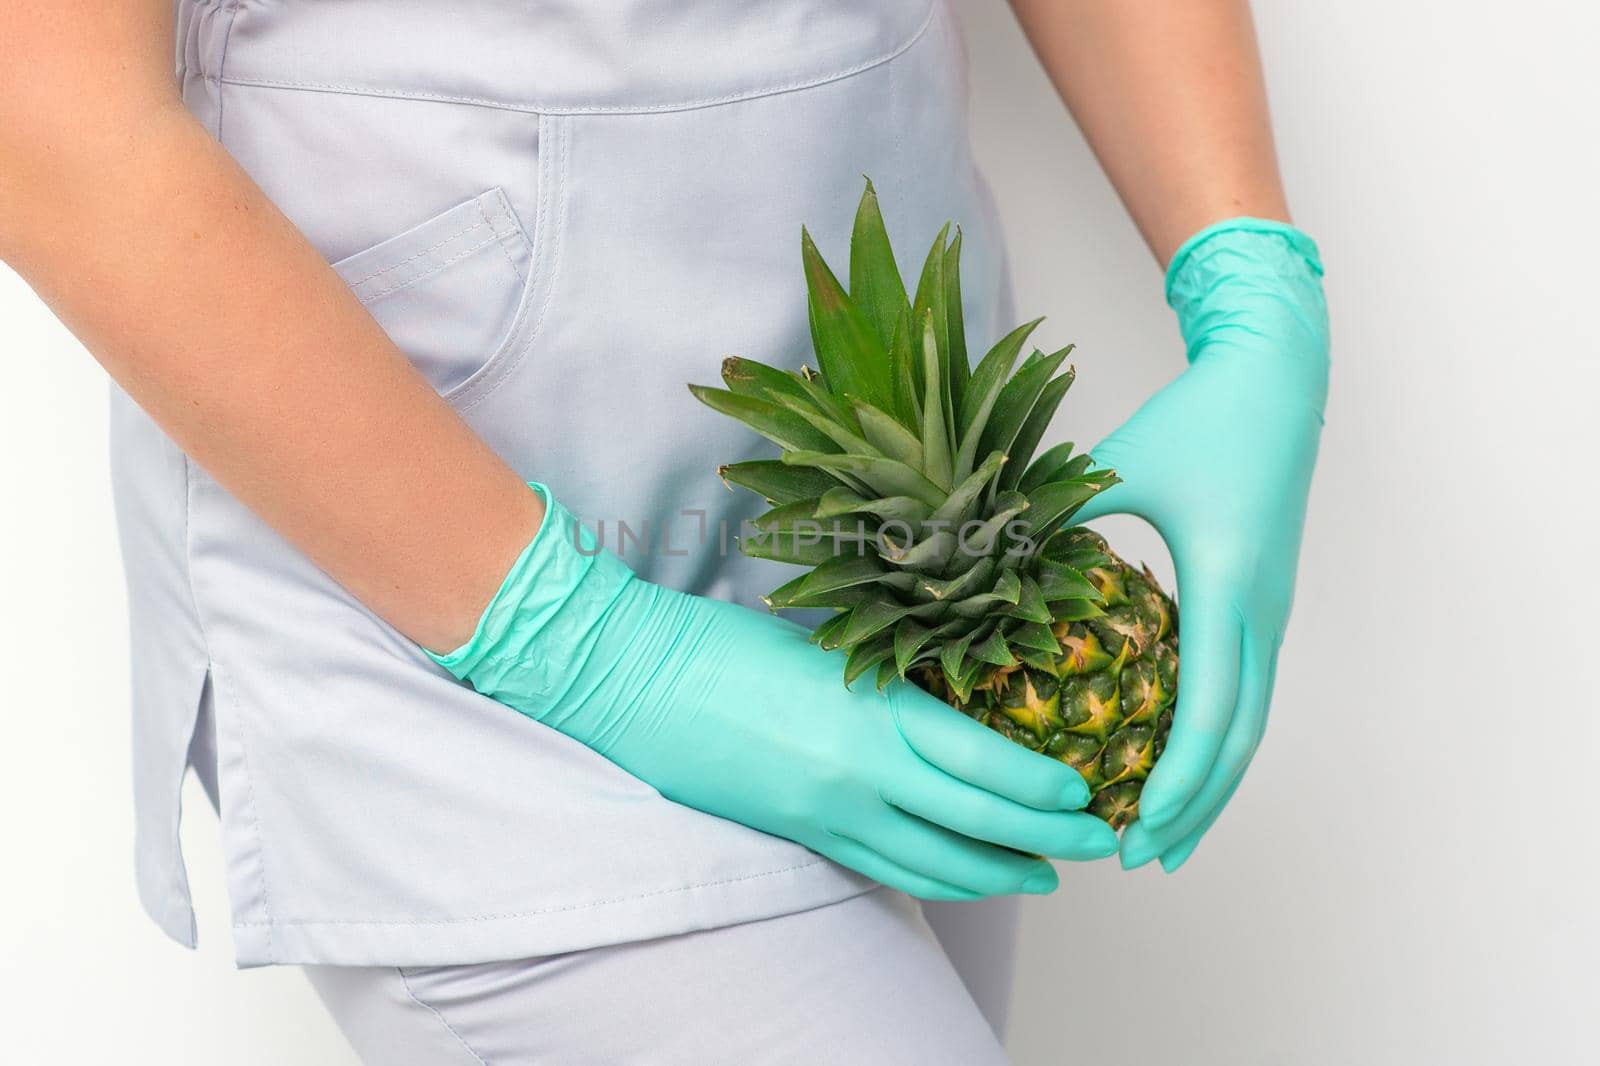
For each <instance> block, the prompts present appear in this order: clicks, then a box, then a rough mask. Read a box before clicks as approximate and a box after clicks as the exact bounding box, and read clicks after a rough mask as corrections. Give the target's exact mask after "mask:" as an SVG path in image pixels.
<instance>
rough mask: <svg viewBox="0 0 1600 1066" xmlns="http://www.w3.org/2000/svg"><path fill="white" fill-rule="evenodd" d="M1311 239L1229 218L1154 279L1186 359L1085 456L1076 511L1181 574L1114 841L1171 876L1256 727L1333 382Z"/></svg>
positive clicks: (1128, 861) (1136, 861)
mask: <svg viewBox="0 0 1600 1066" xmlns="http://www.w3.org/2000/svg"><path fill="white" fill-rule="evenodd" d="M1321 276H1322V265H1321V262H1320V260H1319V258H1318V254H1317V247H1316V244H1315V243H1314V242H1313V241H1312V240H1311V238H1309V237H1307V236H1306V235H1305V234H1304V233H1301V232H1300V231H1299V230H1297V229H1295V228H1294V227H1292V226H1288V225H1285V224H1283V223H1279V222H1269V221H1265V220H1261V219H1250V218H1237V219H1231V220H1228V221H1226V222H1221V223H1218V224H1216V225H1214V226H1209V227H1207V228H1206V229H1204V230H1202V231H1200V232H1199V233H1197V234H1196V235H1195V236H1193V237H1191V238H1190V239H1189V240H1188V241H1186V242H1185V243H1184V245H1183V246H1182V247H1181V248H1180V249H1179V250H1178V252H1177V254H1176V255H1175V256H1174V257H1173V260H1172V263H1171V265H1170V267H1169V268H1168V271H1167V302H1168V303H1169V304H1170V305H1171V306H1172V308H1173V310H1174V311H1176V312H1177V315H1178V322H1179V326H1180V328H1181V329H1182V332H1183V338H1184V341H1185V342H1186V344H1187V347H1188V357H1189V367H1188V369H1187V370H1185V371H1184V373H1183V374H1181V375H1180V376H1179V377H1178V378H1177V379H1176V380H1174V381H1173V382H1172V383H1171V384H1169V385H1167V386H1166V387H1165V388H1163V389H1162V390H1161V391H1160V392H1158V393H1156V395H1155V396H1154V397H1152V398H1151V399H1150V400H1149V401H1148V402H1147V403H1146V404H1145V405H1144V406H1143V407H1142V408H1140V409H1139V411H1138V412H1136V413H1135V414H1134V415H1133V417H1132V418H1130V419H1129V420H1128V421H1127V423H1125V424H1124V425H1123V426H1122V427H1121V428H1119V429H1118V430H1116V431H1115V432H1114V433H1112V434H1111V435H1110V436H1109V437H1107V438H1106V439H1105V440H1104V441H1103V442H1101V444H1100V445H1099V446H1098V447H1096V448H1095V449H1094V450H1093V455H1094V457H1095V460H1096V463H1097V465H1099V466H1106V467H1111V468H1112V469H1114V470H1116V471H1117V473H1118V474H1119V475H1120V476H1121V478H1122V483H1121V484H1119V485H1116V486H1114V487H1113V488H1111V489H1109V490H1108V491H1106V492H1104V493H1102V494H1101V495H1099V496H1097V497H1096V498H1095V499H1093V500H1091V501H1090V503H1089V504H1088V506H1086V507H1085V508H1084V509H1083V511H1082V512H1080V513H1079V515H1078V520H1079V521H1088V520H1090V519H1092V518H1095V517H1099V516H1101V515H1105V514H1112V513H1126V514H1133V515H1138V516H1139V517H1141V518H1144V519H1145V520H1147V521H1148V522H1150V523H1151V524H1152V525H1153V526H1155V528H1156V529H1157V530H1158V531H1159V532H1160V533H1161V535H1162V537H1163V538H1164V539H1165V540H1166V542H1167V546H1168V548H1169V549H1170V550H1171V552H1172V557H1173V562H1174V564H1175V565H1176V567H1177V573H1178V606H1179V656H1180V659H1179V664H1180V665H1179V671H1178V701H1177V709H1176V712H1175V715H1174V719H1173V724H1172V733H1171V736H1170V738H1169V740H1168V743H1167V747H1166V750H1165V752H1163V754H1162V756H1161V758H1160V759H1159V760H1158V761H1157V763H1156V766H1155V769H1154V770H1153V771H1152V772H1151V774H1150V778H1149V781H1148V782H1147V783H1146V785H1145V788H1144V791H1143V793H1142V795H1141V797H1140V801H1139V819H1138V821H1137V822H1135V823H1134V824H1133V825H1132V826H1130V827H1129V828H1128V830H1127V831H1126V832H1125V833H1124V834H1123V839H1122V864H1123V865H1124V866H1125V867H1128V868H1130V869H1131V868H1133V867H1136V866H1140V865H1143V864H1144V863H1147V862H1149V861H1150V860H1151V859H1154V858H1156V857H1158V856H1159V857H1160V859H1161V863H1162V865H1163V866H1164V867H1165V868H1166V869H1167V870H1168V872H1171V871H1173V870H1176V869H1177V868H1178V867H1179V866H1181V865H1182V864H1183V863H1184V861H1185V860H1187V859H1188V857H1189V855H1190V854H1191V853H1192V852H1193V851H1194V848H1195V846H1196V845H1197V844H1198V843H1199V841H1200V837H1201V836H1202V835H1204V833H1205V832H1206V831H1207V830H1208V829H1209V828H1210V827H1211V824H1212V822H1213V821H1215V819H1216V817H1217V815H1218V814H1219V813H1220V812H1221V810H1222V808H1223V806H1224V805H1225V804H1226V803H1227V802H1228V800H1229V798H1230V797H1231V796H1232V795H1233V790H1234V788H1235V787H1237V785H1238V783H1239V779H1240V777H1241V776H1242V775H1243V774H1244V771H1245V767H1246V766H1247V765H1248V764H1249V762H1250V759H1251V757H1252V756H1253V755H1254V754H1255V751H1256V746H1257V745H1258V744H1259V743H1260V741H1261V736H1262V732H1263V730H1264V729H1265V728H1266V721H1267V704H1268V701H1269V699H1270V697H1271V695H1272V682H1273V671H1274V667H1275V665H1276V662H1277V656H1278V646H1279V643H1280V641H1281V640H1282V638H1283V630H1284V624H1285V622H1286V621H1287V620H1288V617H1289V604H1290V600H1291V598H1292V595H1293V592H1294V577H1295V566H1296V562H1297V559H1298V556H1299V551H1300V534H1301V527H1302V525H1303V523H1304V519H1305V509H1306V495H1307V492H1308V490H1309V488H1310V485H1311V470H1312V466H1313V464H1314V463H1315V461H1316V457H1317V437H1318V435H1319V434H1320V432H1321V429H1322V413H1323V405H1324V402H1325V400H1326V398H1327V388H1328V320H1327V307H1326V304H1325V302H1324V300H1323V294H1322V284H1321V281H1320V278H1321Z"/></svg>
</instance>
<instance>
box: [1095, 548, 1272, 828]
mask: <svg viewBox="0 0 1600 1066" xmlns="http://www.w3.org/2000/svg"><path fill="white" fill-rule="evenodd" d="M1189 588H1192V589H1193V591H1192V592H1189V593H1187V594H1185V593H1186V589H1185V581H1184V568H1183V565H1182V561H1181V560H1180V562H1179V570H1178V591H1179V601H1178V615H1179V623H1178V633H1179V636H1178V702H1177V706H1176V709H1175V711H1174V712H1173V719H1172V733H1171V735H1170V736H1168V738H1167V747H1166V750H1165V751H1164V752H1162V755H1161V758H1160V759H1159V760H1157V762H1156V766H1155V769H1154V770H1152V771H1150V779H1149V781H1148V782H1146V784H1145V786H1144V791H1143V792H1142V793H1141V794H1140V797H1139V820H1140V821H1141V822H1143V823H1145V828H1146V829H1151V828H1154V827H1156V826H1159V825H1165V824H1166V823H1168V822H1170V821H1171V820H1172V819H1174V818H1176V817H1177V816H1178V814H1179V813H1180V812H1182V811H1183V810H1184V808H1185V807H1186V806H1187V805H1188V804H1189V802H1190V800H1191V799H1192V798H1193V797H1194V795H1195V794H1196V793H1197V792H1198V791H1199V790H1200V788H1201V786H1202V785H1204V784H1205V782H1206V779H1207V777H1208V775H1209V774H1210V772H1211V766H1212V764H1213V763H1215V762H1216V759H1217V753H1218V752H1219V751H1220V750H1221V748H1222V743H1223V738H1224V736H1226V735H1227V733H1228V731H1229V728H1230V722H1231V720H1232V718H1233V713H1234V708H1235V707H1236V706H1237V704H1238V697H1239V671H1240V669H1241V665H1242V664H1241V658H1242V652H1241V648H1240V645H1241V641H1242V632H1243V625H1242V623H1241V622H1240V619H1239V612H1238V610H1237V609H1235V608H1234V606H1233V601H1232V599H1231V598H1230V597H1229V596H1228V594H1227V592H1226V591H1225V590H1222V589H1212V588H1210V587H1209V586H1207V585H1204V584H1201V583H1200V582H1198V581H1196V580H1195V579H1193V578H1191V579H1190V585H1189ZM1124 854H1126V849H1124Z"/></svg>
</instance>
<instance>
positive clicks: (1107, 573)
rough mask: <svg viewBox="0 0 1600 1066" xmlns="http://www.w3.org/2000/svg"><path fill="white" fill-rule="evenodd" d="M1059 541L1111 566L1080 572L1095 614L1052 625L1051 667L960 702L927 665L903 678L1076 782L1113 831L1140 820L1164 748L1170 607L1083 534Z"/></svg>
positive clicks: (1173, 629)
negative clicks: (1090, 586) (1054, 762)
mask: <svg viewBox="0 0 1600 1066" xmlns="http://www.w3.org/2000/svg"><path fill="white" fill-rule="evenodd" d="M1061 535H1062V536H1063V537H1066V538H1070V539H1073V540H1076V541H1078V542H1080V543H1083V544H1086V545H1092V546H1093V547H1094V548H1095V549H1097V550H1098V551H1100V552H1101V553H1103V554H1104V555H1105V556H1107V557H1108V559H1109V560H1110V561H1109V563H1108V564H1107V565H1103V566H1098V567H1095V568H1093V569H1091V570H1087V571H1085V572H1084V576H1085V577H1087V578H1089V580H1090V581H1092V582H1093V583H1094V584H1095V586H1096V587H1097V588H1098V589H1099V590H1100V594H1101V596H1102V597H1103V598H1104V613H1103V614H1101V615H1099V616H1098V617H1095V618H1091V619H1088V620H1084V621H1069V620H1065V619H1062V620H1058V621H1056V622H1055V623H1054V624H1053V625H1052V626H1051V630H1052V632H1054V633H1055V635H1056V638H1057V640H1058V641H1059V642H1060V644H1061V648H1062V651H1061V654H1060V655H1058V656H1056V657H1055V665H1054V669H1053V670H1046V669H1044V668H1043V667H1042V664H1038V663H1026V664H1025V663H1017V664H1015V665H1012V666H1005V667H995V668H994V669H993V670H992V671H991V672H989V673H988V674H987V676H985V677H984V678H983V679H982V680H980V681H979V682H978V683H977V684H976V685H975V686H974V687H973V690H972V693H971V696H970V697H969V698H968V699H966V700H962V699H961V698H960V697H959V695H958V694H957V693H955V692H954V691H953V690H952V689H951V688H950V686H949V684H948V682H947V681H946V679H945V676H944V673H943V671H941V670H940V669H938V667H937V665H935V664H923V665H920V666H918V667H917V668H914V669H913V670H912V671H911V672H910V677H911V680H913V681H915V682H916V683H917V684H918V685H920V686H921V687H922V688H923V689H925V690H927V691H928V692H930V693H932V694H933V695H934V696H937V697H938V698H939V699H941V700H943V701H945V702H946V703H948V704H950V705H951V706H952V707H954V708H955V709H957V710H959V711H961V712H962V713H963V714H966V715H968V716H969V717H971V718H974V719H976V720H977V721H978V722H980V723H981V724H983V725H986V726H988V727H989V728H991V729H993V730H994V731H995V732H997V733H999V734H1000V735H1002V736H1004V737H1006V738H1007V739H1009V740H1011V741H1014V742H1015V743H1017V744H1021V745H1022V746H1023V747H1025V748H1027V749H1029V750H1030V751H1036V752H1039V753H1041V754H1043V755H1048V756H1050V757H1051V758H1055V759H1060V760H1061V761H1062V762H1064V763H1067V764H1068V765H1070V766H1072V767H1073V768H1074V769H1076V770H1077V771H1078V772H1079V773H1081V774H1082V775H1083V778H1084V780H1085V781H1086V782H1087V783H1088V785H1089V791H1090V793H1091V794H1092V798H1091V799H1090V801H1089V806H1088V808H1087V810H1088V812H1089V813H1090V814H1093V815H1095V816H1096V817H1098V818H1100V819H1102V820H1103V821H1105V822H1106V823H1108V824H1109V825H1110V826H1111V827H1112V828H1113V829H1118V830H1120V829H1122V828H1123V827H1125V826H1127V825H1129V824H1130V823H1132V822H1133V821H1134V819H1136V818H1137V817H1138V815H1139V794H1140V792H1141V791H1142V790H1143V788H1144V782H1145V779H1146V778H1147V777H1149V776H1150V770H1151V768H1152V767H1153V766H1154V765H1155V762H1156V759H1158V758H1160V756H1161V752H1162V750H1163V749H1164V748H1165V747H1166V743H1167V734H1168V733H1169V731H1170V730H1171V728H1172V712H1173V707H1174V705H1175V703H1176V700H1177V693H1178V624H1177V622H1178V615H1177V607H1176V605H1175V604H1174V603H1173V602H1172V600H1171V599H1170V598H1169V597H1168V596H1167V594H1166V593H1165V592H1163V591H1162V590H1161V587H1160V586H1159V585H1157V584H1156V581H1155V578H1154V577H1153V576H1151V574H1150V572H1149V571H1148V570H1138V569H1135V568H1134V567H1132V566H1130V565H1128V564H1127V563H1126V562H1124V561H1123V560H1122V559H1121V558H1120V557H1118V556H1117V555H1116V554H1115V553H1114V552H1112V551H1111V550H1110V549H1109V548H1108V547H1106V545H1105V541H1104V540H1103V539H1101V538H1100V537H1099V535H1098V534H1095V533H1093V532H1091V531H1090V530H1088V529H1084V528H1082V527H1078V528H1074V529H1069V530H1065V531H1063V533H1062V534H1061Z"/></svg>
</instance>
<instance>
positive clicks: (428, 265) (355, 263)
mask: <svg viewBox="0 0 1600 1066" xmlns="http://www.w3.org/2000/svg"><path fill="white" fill-rule="evenodd" d="M496 245H505V247H506V252H507V259H508V260H509V261H510V263H511V267H512V269H513V270H514V271H516V273H517V275H518V277H519V279H520V278H521V277H522V270H521V267H520V266H519V259H521V258H523V257H524V255H525V251H526V249H527V248H528V246H529V241H528V238H527V235H526V234H525V233H523V231H522V226H521V225H520V224H519V223H518V221H517V216H516V213H515V212H514V211H512V209H511V202H510V201H509V200H508V199H506V194H505V192H504V191H502V190H501V189H500V188H498V187H496V188H493V189H489V190H487V191H486V192H483V193H480V194H478V195H477V196H474V197H473V198H472V199H470V200H467V201H465V202H464V203H459V204H457V205H456V206H454V207H452V208H450V209H449V210H448V211H445V212H443V213H442V214H438V215H435V216H434V217H432V218H430V219H429V220H428V221H426V222H423V223H421V224H419V225H416V226H413V227H411V228H410V229H408V230H406V231H405V232H404V233H400V234H397V235H395V236H393V237H390V238H389V239H388V240H386V241H384V242H383V243H382V244H377V245H374V246H372V247H371V248H367V249H365V250H363V251H360V252H357V253H356V254H355V255H352V256H350V257H348V258H346V259H341V260H340V261H339V262H337V263H335V264H333V269H334V270H336V271H337V272H338V273H339V276H340V277H342V278H343V279H344V281H345V284H346V285H348V286H350V289H351V291H352V292H354V293H355V294H356V296H357V297H358V298H359V299H360V300H361V302H362V303H364V304H370V303H372V302H373V301H375V300H380V299H382V298H383V297H385V296H388V295H390V294H391V293H395V292H399V291H400V290H401V289H405V288H407V287H409V286H411V285H415V284H416V283H417V282H419V281H422V280H423V279H425V278H428V277H431V276H432V275H434V274H437V273H438V272H439V271H441V270H444V269H445V268H446V267H448V266H450V265H451V264H453V263H457V262H459V261H461V260H463V259H466V258H467V257H469V256H472V255H476V254H477V253H479V252H483V251H486V250H490V249H492V248H493V247H494V246H496Z"/></svg>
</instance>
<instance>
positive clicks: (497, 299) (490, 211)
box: [333, 187, 533, 393]
mask: <svg viewBox="0 0 1600 1066" xmlns="http://www.w3.org/2000/svg"><path fill="white" fill-rule="evenodd" d="M333 269H334V270H336V271H337V272H338V273H339V276H340V277H342V278H343V279H344V281H345V284H347V285H349V286H350V290H351V291H352V292H353V293H355V295H356V297H357V298H358V299H360V300H361V302H362V303H363V304H365V305H366V307H367V310H368V311H370V312H371V313H372V316H373V317H374V318H376V319H377V320H378V324H379V325H381V326H382V327H383V329H384V332H386V333H388V335H389V337H390V339H392V340H393V341H394V342H395V345H396V346H397V347H399V349H400V350H401V351H402V352H404V353H405V354H406V357H407V358H408V359H410V360H411V362H412V363H413V364H414V365H415V366H416V367H417V368H418V369H419V370H421V371H422V373H423V375H424V376H426V377H427V379H428V380H429V381H430V382H431V383H432V384H433V387H434V388H435V389H436V390H438V391H439V392H441V393H448V392H451V391H452V390H454V389H457V388H459V387H460V386H461V385H462V384H464V383H465V382H466V381H467V379H468V378H470V377H472V376H473V375H474V374H476V373H477V372H478V371H479V370H480V369H482V368H483V367H485V366H486V365H488V364H489V363H491V362H493V361H494V359H495V357H496V355H497V354H498V353H499V350H500V348H501V347H502V346H503V345H504V344H505V343H506V341H507V339H508V337H509V334H510V333H511V327H512V324H513V322H514V321H515V319H516V315H517V308H518V306H519V305H520V303H521V302H522V299H523V295H524V293H525V291H526V290H527V287H528V278H529V276H530V274H531V273H532V271H533V242H532V241H531V240H530V239H529V237H528V234H527V232H526V231H525V230H524V229H523V227H522V223H521V222H520V221H519V220H518V219H517V215H516V212H515V211H514V210H513V209H512V207H511V202H510V200H508V199H507V198H506V194H505V192H504V191H503V190H501V189H500V188H498V187H496V188H492V189H488V190H486V191H485V192H482V193H480V194H478V195H477V196H474V197H473V198H472V199H470V200H467V201H464V202H463V203H459V204H457V205H456V206H454V207H452V208H450V209H449V210H447V211H444V212H441V213H440V214H437V215H435V216H434V217H432V218H430V219H428V220H427V221H425V222H421V223H419V224H417V225H415V226H413V227H411V228H410V229H408V230H406V231H405V232H404V233H400V234H397V235H396V236H393V237H390V238H389V239H387V240H385V241H383V242H382V243H380V244H376V245H373V246H372V247H370V248H367V249H365V250H364V251H360V252H357V253H355V254H354V255H352V256H348V257H347V258H345V259H341V260H340V261H339V262H337V263H335V264H333Z"/></svg>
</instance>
